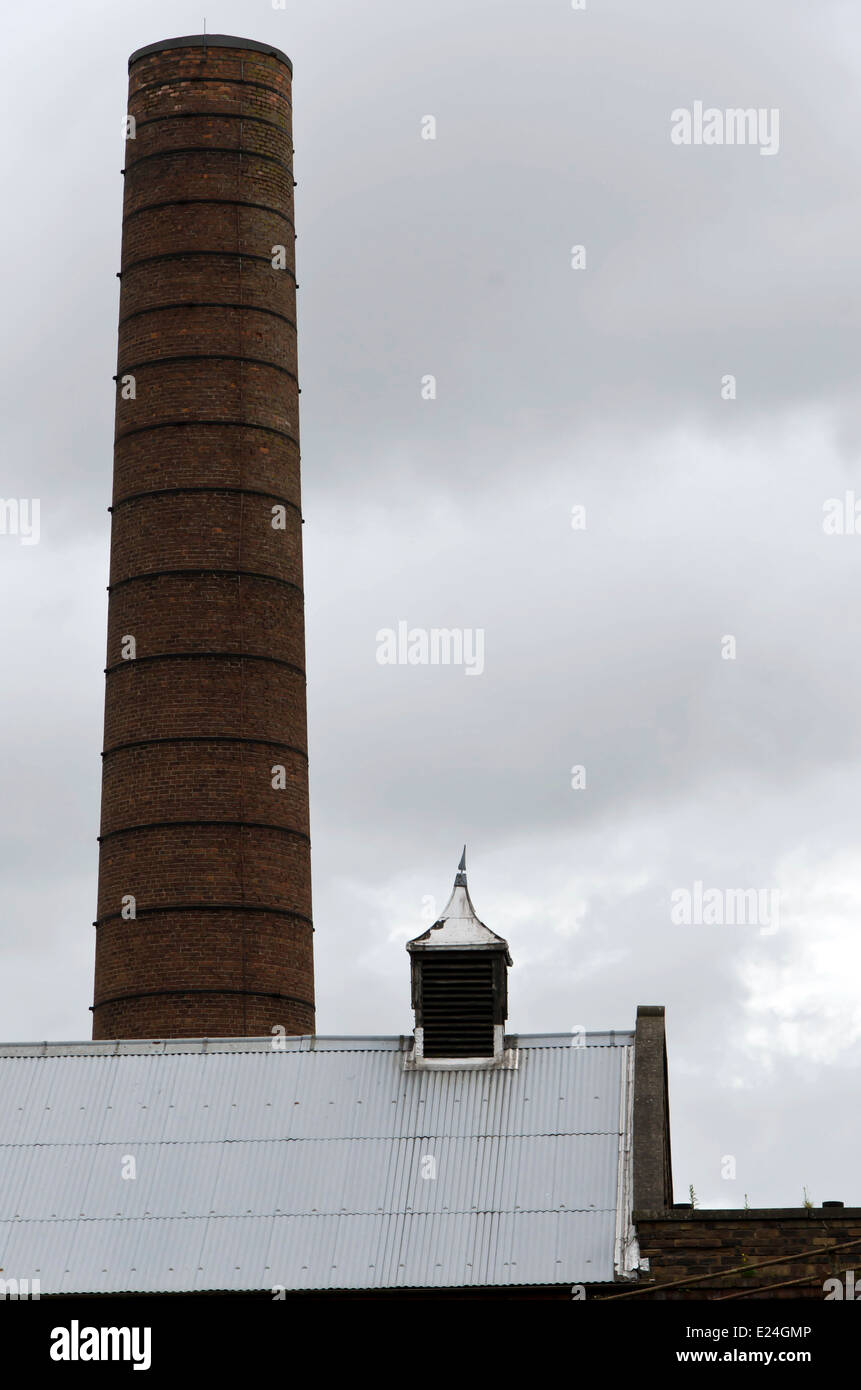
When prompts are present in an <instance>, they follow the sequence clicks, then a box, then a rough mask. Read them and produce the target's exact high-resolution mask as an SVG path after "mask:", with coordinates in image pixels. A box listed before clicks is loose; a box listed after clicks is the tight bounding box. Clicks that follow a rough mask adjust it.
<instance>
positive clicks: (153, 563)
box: [93, 35, 314, 1038]
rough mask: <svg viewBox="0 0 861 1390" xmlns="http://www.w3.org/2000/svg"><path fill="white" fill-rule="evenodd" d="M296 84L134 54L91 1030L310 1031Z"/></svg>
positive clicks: (164, 1033)
mask: <svg viewBox="0 0 861 1390" xmlns="http://www.w3.org/2000/svg"><path fill="white" fill-rule="evenodd" d="M291 78H292V67H291V64H290V61H289V59H288V58H287V57H286V56H285V55H284V54H283V53H281V52H279V51H278V50H277V49H273V48H271V47H270V46H269V45H267V44H262V43H256V42H253V41H249V40H246V39H238V38H230V37H225V36H224V35H198V36H194V37H191V38H180V39H171V40H167V41H166V42H164V43H158V44H151V45H150V46H149V47H147V48H142V49H139V50H138V51H137V52H136V53H134V54H132V57H131V58H130V60H129V104H128V116H129V118H130V119H129V123H128V126H129V128H128V134H127V140H126V157H125V166H126V167H125V171H124V173H125V199H124V208H123V237H122V262H121V265H122V269H121V275H120V313H119V350H118V363H117V405H116V433H115V445H114V486H113V507H112V536H111V569H110V586H109V595H110V597H109V608H108V645H107V672H106V694H105V739H104V754H103V780H102V821H101V836H100V861H99V897H98V910H97V922H96V967H95V994H94V1004H93V1037H94V1038H148V1037H164V1038H178V1037H229V1036H240V1035H245V1036H250V1035H255V1034H256V1035H262V1034H268V1033H270V1032H271V1031H272V1030H273V1029H278V1028H279V1027H280V1028H281V1029H283V1030H284V1031H285V1032H286V1033H309V1032H313V1031H314V977H313V959H312V927H311V863H310V842H309V833H308V757H307V731H306V707H305V636H304V602H303V581H302V523H301V511H300V481H299V428H298V383H297V363H296V279H295V271H294V266H295V258H294V245H293V243H294V231H293V161H292V140H291Z"/></svg>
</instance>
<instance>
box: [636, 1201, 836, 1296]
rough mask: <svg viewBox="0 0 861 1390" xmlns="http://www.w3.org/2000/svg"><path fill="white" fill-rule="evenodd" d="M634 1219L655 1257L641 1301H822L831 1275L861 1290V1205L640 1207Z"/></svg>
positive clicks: (643, 1252) (642, 1282)
mask: <svg viewBox="0 0 861 1390" xmlns="http://www.w3.org/2000/svg"><path fill="white" fill-rule="evenodd" d="M634 1224H635V1226H636V1229H637V1235H638V1238H639V1243H640V1258H641V1259H648V1261H649V1270H648V1273H643V1274H642V1275H641V1277H640V1279H639V1281H638V1284H637V1293H636V1295H635V1297H638V1298H646V1299H648V1298H653V1299H721V1298H727V1297H729V1296H731V1295H732V1296H735V1297H738V1298H744V1297H748V1298H752V1297H756V1298H757V1299H768V1298H783V1299H793V1298H796V1299H797V1298H809V1299H820V1300H822V1299H824V1298H825V1297H826V1294H827V1293H828V1292H831V1295H832V1297H834V1296H835V1290H834V1286H829V1289H826V1288H825V1281H826V1280H827V1279H833V1278H836V1279H839V1280H840V1281H841V1283H842V1285H843V1289H844V1293H843V1296H844V1297H846V1296H847V1289H848V1291H849V1292H848V1296H849V1297H854V1292H857V1293H859V1294H861V1207H800V1208H799V1207H768V1208H757V1209H750V1210H742V1211H739V1210H703V1209H700V1208H685V1209H681V1210H680V1209H678V1208H674V1209H672V1210H665V1211H635V1212H634ZM833 1247H843V1248H837V1249H835V1248H833ZM731 1271H734V1272H731ZM847 1271H853V1276H852V1278H851V1279H849V1280H848V1282H847ZM856 1273H857V1290H854V1286H855V1274H856ZM680 1281H685V1282H680ZM669 1285H673V1286H674V1287H667V1286H669ZM853 1290H854V1292H853ZM836 1296H837V1297H839V1296H840V1295H839V1294H836Z"/></svg>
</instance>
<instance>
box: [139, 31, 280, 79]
mask: <svg viewBox="0 0 861 1390" xmlns="http://www.w3.org/2000/svg"><path fill="white" fill-rule="evenodd" d="M168 48H249V49H251V50H252V51H253V52H255V53H268V54H269V56H270V57H271V58H278V59H280V61H281V62H282V63H286V64H287V66H288V68H289V69H290V71H291V73H292V71H293V64H292V63H291V61H290V59H289V58H288V57H287V54H286V53H283V52H282V51H281V49H280V48H274V47H273V45H272V44H271V43H261V42H260V41H259V39H239V38H236V37H235V36H234V35H233V34H187V35H185V37H183V38H180V39H162V41H161V42H160V43H148V44H147V45H146V47H145V48H136V49H135V51H134V53H133V54H132V55H131V57H130V58H129V67H131V65H132V63H136V62H137V60H138V58H147V57H149V55H150V53H161V52H162V51H163V50H165V49H168Z"/></svg>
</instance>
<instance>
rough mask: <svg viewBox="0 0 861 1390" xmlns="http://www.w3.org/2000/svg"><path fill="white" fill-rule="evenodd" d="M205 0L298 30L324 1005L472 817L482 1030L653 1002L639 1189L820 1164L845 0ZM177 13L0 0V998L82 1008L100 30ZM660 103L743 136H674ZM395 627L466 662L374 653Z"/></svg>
mask: <svg viewBox="0 0 861 1390" xmlns="http://www.w3.org/2000/svg"><path fill="white" fill-rule="evenodd" d="M203 3H204V4H205V5H206V27H207V29H208V31H209V32H210V33H228V34H238V35H242V36H244V37H247V38H253V39H258V40H263V41H266V42H271V43H273V44H275V45H277V46H279V47H281V48H283V49H285V50H286V52H287V53H288V54H289V55H290V57H291V58H292V60H293V63H294V140H295V146H296V163H295V173H296V178H297V179H298V180H299V186H298V188H297V190H296V217H297V230H298V237H299V239H298V242H297V270H298V279H299V283H300V290H299V362H300V380H301V382H302V388H303V393H302V417H301V429H302V445H303V447H302V461H303V463H302V466H303V487H304V513H305V517H306V525H305V530H304V539H305V545H306V606H307V619H308V671H309V680H308V699H309V715H310V758H311V764H310V765H311V809H312V853H313V869H314V898H315V912H314V915H315V924H316V937H315V943H316V972H317V998H318V1016H317V1018H318V1031H319V1032H321V1033H326V1034H350V1033H359V1034H392V1033H406V1032H408V1031H409V1030H410V1028H411V1026H412V1016H411V1012H410V997H409V969H408V959H407V955H406V952H405V951H404V943H405V942H406V941H407V940H408V939H409V938H410V937H411V936H415V935H417V934H418V933H419V932H420V931H422V930H423V929H424V927H425V926H426V925H427V914H428V913H429V912H430V911H431V910H432V909H434V908H435V909H436V910H439V909H441V907H442V906H443V904H444V902H445V900H446V898H447V896H448V892H449V890H450V887H451V881H452V877H453V874H454V870H455V867H456V864H457V860H458V857H459V855H460V850H461V846H462V844H463V842H464V841H466V842H467V844H468V861H469V882H470V889H471V893H472V897H473V900H474V902H475V904H476V908H477V910H478V912H479V915H480V916H481V917H482V919H483V920H484V921H485V922H486V923H487V924H488V926H490V927H491V928H493V930H495V931H497V932H499V933H500V934H501V935H503V936H505V937H506V938H507V939H508V941H509V945H510V949H511V953H512V956H513V957H514V969H513V972H512V975H511V979H510V987H509V995H510V1016H509V1028H510V1029H511V1030H512V1031H515V1032H518V1031H519V1032H536V1033H541V1032H567V1031H568V1030H570V1029H572V1028H576V1027H578V1026H585V1027H586V1028H587V1029H595V1030H605V1029H609V1028H618V1029H626V1028H631V1027H633V1024H634V1018H635V1012H636V1006H637V1004H639V1003H643V1004H665V1005H666V1007H667V1033H668V1045H669V1058H670V1099H671V1122H672V1138H673V1168H674V1177H675V1184H676V1194H675V1195H676V1199H677V1200H679V1201H681V1200H686V1199H687V1195H688V1186H689V1184H692V1185H693V1187H694V1188H695V1191H696V1194H697V1197H698V1199H699V1201H700V1202H701V1204H702V1205H704V1206H707V1205H709V1206H741V1205H742V1204H743V1202H744V1199H745V1194H747V1197H748V1200H749V1202H750V1204H751V1205H752V1206H779V1205H788V1206H796V1205H800V1204H801V1202H802V1200H803V1197H804V1188H805V1187H806V1188H807V1191H808V1193H809V1195H810V1197H811V1199H812V1200H814V1201H815V1202H817V1203H819V1202H821V1201H822V1200H823V1199H829V1198H841V1199H843V1200H844V1201H845V1202H846V1203H847V1204H852V1205H861V1175H859V1172H858V1165H857V1155H858V1152H859V1151H861V1106H859V1104H858V1098H859V1082H861V1070H859V1067H861V1062H859V1043H861V935H859V934H861V854H860V853H859V838H861V780H859V772H861V701H859V694H861V520H859V523H858V530H859V534H858V535H852V534H844V535H835V534H829V533H828V532H827V531H826V530H825V529H824V520H825V512H824V506H825V504H827V503H828V501H829V499H836V500H838V501H840V502H844V501H845V498H846V494H847V492H850V491H852V490H856V491H857V493H858V497H859V499H861V466H859V456H861V411H859V403H858V402H859V396H858V380H859V365H861V364H859V357H861V334H859V276H858V245H859V238H861V169H859V163H861V153H859V151H861V145H859V141H858V130H859V128H861V110H859V106H861V11H859V9H858V7H857V5H855V4H852V3H837V2H836V0H817V3H816V4H815V5H814V4H811V3H810V0H755V3H751V0H654V3H651V4H648V5H644V4H643V2H642V0H587V8H586V9H585V10H575V9H573V8H572V5H571V0H529V3H528V4H526V3H520V4H513V3H510V2H509V3H501V2H500V0H493V3H491V0H436V3H434V4H426V3H419V0H374V3H367V4H356V3H355V0H351V2H350V3H347V2H346V0H337V2H333V0H314V2H313V4H312V3H310V0H307V2H306V3H296V0H287V4H286V8H285V9H284V10H278V9H273V8H272V5H271V3H269V0H266V3H264V0H252V2H251V3H248V2H247V0H244V2H243V3H242V4H240V3H238V0H234V3H214V2H213V3H209V4H206V0H203ZM202 21H203V14H202V13H201V12H200V9H199V7H197V6H191V5H187V4H183V3H177V2H176V0H170V3H153V2H151V3H146V4H138V5H134V6H126V5H116V4H108V3H106V0H103V2H102V3H98V4H96V3H92V0H76V3H75V4H74V5H67V4H59V3H56V0H48V3H45V4H40V5H38V6H35V7H34V6H26V5H18V6H16V7H15V8H14V9H12V10H9V11H8V12H7V13H6V14H5V15H4V47H5V62H4V82H3V86H2V91H0V103H2V105H0V120H2V129H3V132H4V142H3V143H4V149H5V168H4V181H3V186H4V203H5V211H4V216H3V219H2V227H0V235H2V244H0V252H2V264H3V266H4V270H5V287H4V323H5V332H4V333H3V335H2V342H3V356H4V361H3V375H2V391H3V401H2V416H0V419H1V420H2V431H3V436H4V440H3V443H4V447H3V452H2V468H0V493H2V496H3V498H7V499H8V498H26V499H30V498H38V499H40V505H41V515H40V538H39V543H38V544H37V545H26V544H22V538H21V537H20V536H12V535H0V585H2V595H3V602H2V606H0V655H1V656H2V666H0V700H2V704H0V709H2V722H0V757H2V765H3V797H2V834H0V904H2V908H0V1037H2V1039H3V1040H8V1041H26V1040H34V1039H43V1038H49V1039H74V1038H88V1037H89V1036H90V1031H91V1014H90V1013H89V1008H88V1006H89V1004H90V1003H91V1002H92V968H93V950H94V931H93V928H92V925H91V923H92V920H93V917H94V915H95V900H96V872H97V843H96V835H97V833H98V820H99V795H100V777H101V768H100V758H99V751H100V749H101V746H102V716H103V698H104V677H103V667H104V648H105V621H106V608H107V598H106V592H105V585H106V583H107V573H108V544H109V518H108V514H107V511H106V507H107V505H108V503H109V501H110V490H111V468H112V441H113V411H114V386H113V383H112V380H111V377H112V374H113V373H114V372H115V370H116V321H117V298H118V285H119V282H118V280H117V279H116V271H117V269H118V267H119V252H120V235H121V213H122V179H121V177H120V169H121V167H122V164H123V141H122V129H121V122H122V119H123V116H124V113H125V109H126V92H127V59H128V55H129V53H130V52H132V51H133V50H134V49H135V48H137V47H140V46H142V45H145V44H148V43H152V42H155V41H157V40H159V39H164V38H168V37H174V36H176V35H181V34H194V33H199V32H200V31H201V29H202ZM696 102H702V103H703V107H704V108H714V109H716V110H718V111H720V112H724V111H726V110H727V109H731V108H739V107H741V108H748V107H750V108H755V109H757V110H759V109H762V111H763V112H764V113H766V115H768V116H769V121H770V122H771V130H770V133H771V136H772V141H773V152H772V153H768V152H766V153H763V152H762V150H763V149H764V144H756V143H754V144H746V145H743V146H742V145H739V144H735V145H732V146H730V145H727V144H711V145H706V144H693V143H692V144H690V145H679V144H675V143H674V142H673V140H672V138H671V135H672V131H673V129H674V123H673V119H672V113H673V112H674V111H678V110H680V109H685V110H690V111H693V109H694V103H696ZM774 111H777V112H778V113H779V116H778V118H777V124H776V126H775V125H774V122H773V120H772V118H771V115H770V113H773V112H774ZM427 116H433V117H434V118H435V121H436V139H434V140H428V139H423V138H422V122H423V118H425V117H427ZM776 131H777V132H779V138H778V141H777V142H776V148H775V147H774V145H775V142H774V140H773V137H774V134H775V132H776ZM574 246H583V247H584V248H585V266H582V267H581V268H578V269H574V268H573V267H572V247H574ZM428 374H432V375H433V376H434V377H435V378H436V383H437V387H436V399H433V400H427V399H423V397H422V389H421V384H422V378H423V377H425V376H426V375H428ZM728 376H732V377H734V378H735V399H726V398H725V397H726V395H727V392H728V390H729V389H730V388H728V387H727V386H726V385H722V383H723V382H724V379H725V378H726V377H728ZM574 507H584V508H585V528H581V529H574V528H573V527H572V508H574ZM574 516H575V519H576V516H577V514H574ZM399 622H406V623H408V625H409V627H410V628H424V629H427V630H430V629H432V628H435V627H436V628H450V629H451V628H458V629H464V630H470V631H475V630H478V629H480V630H481V631H482V632H483V634H484V670H483V672H482V673H481V674H480V675H478V674H476V675H474V676H470V675H468V674H467V673H466V670H465V669H464V667H463V666H461V667H457V666H449V667H443V666H432V665H423V666H410V665H403V666H401V665H380V664H379V663H378V661H377V645H378V644H377V633H378V632H379V631H380V630H381V629H384V628H397V625H398V623H399ZM727 637H732V638H734V639H735V655H734V659H727V652H728V650H731V649H728V647H727V643H726V641H725V639H726V638H727ZM575 765H578V766H582V767H583V768H584V769H585V783H586V785H585V787H580V788H577V789H574V788H573V787H572V768H573V767H574V766H575ZM580 780H582V777H581V778H580ZM697 882H699V883H701V884H702V885H703V891H704V892H706V891H708V890H710V889H711V890H719V892H720V893H721V894H724V895H725V894H727V893H731V892H733V891H735V890H746V889H755V890H757V891H758V892H761V893H762V894H763V899H762V900H763V902H765V901H767V902H769V903H773V902H775V901H776V902H777V903H778V904H779V920H778V921H777V922H771V923H762V922H760V923H759V924H755V923H750V922H747V923H743V924H733V925H730V924H719V923H710V922H705V923H701V924H696V923H693V924H684V923H679V922H677V921H674V920H673V913H672V903H673V902H674V901H678V897H677V898H676V899H675V900H674V898H673V895H674V894H677V895H678V894H679V893H683V892H685V891H688V892H690V893H691V894H693V892H694V885H695V884H696V883H697ZM778 894H779V897H775V896H774V895H778ZM765 895H769V896H768V897H767V898H766V896H765ZM775 925H776V927H777V929H776V930H775V929H774V926H775ZM727 1156H732V1157H733V1158H734V1159H735V1165H736V1175H737V1176H736V1178H735V1180H729V1179H726V1178H722V1176H721V1172H722V1168H723V1170H724V1171H726V1170H727V1168H728V1165H727V1164H726V1163H724V1162H723V1160H724V1159H725V1158H726V1157H727Z"/></svg>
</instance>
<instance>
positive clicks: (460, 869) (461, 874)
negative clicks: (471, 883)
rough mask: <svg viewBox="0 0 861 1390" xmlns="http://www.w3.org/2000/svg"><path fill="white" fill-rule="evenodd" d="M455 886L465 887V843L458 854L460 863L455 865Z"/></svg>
mask: <svg viewBox="0 0 861 1390" xmlns="http://www.w3.org/2000/svg"><path fill="white" fill-rule="evenodd" d="M454 886H455V888H465V887H466V845H464V847H463V854H462V855H461V856H460V863H459V864H458V866H457V873H456V875H455V879H454Z"/></svg>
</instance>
